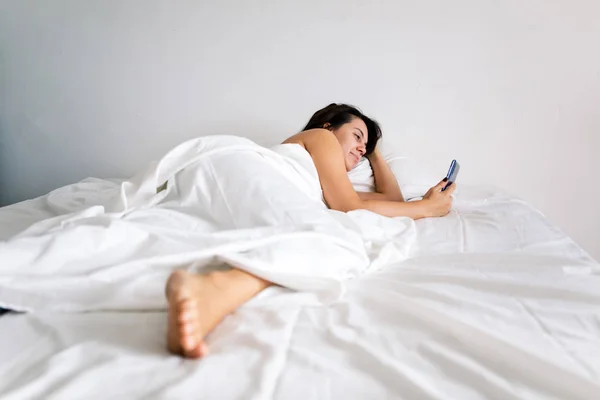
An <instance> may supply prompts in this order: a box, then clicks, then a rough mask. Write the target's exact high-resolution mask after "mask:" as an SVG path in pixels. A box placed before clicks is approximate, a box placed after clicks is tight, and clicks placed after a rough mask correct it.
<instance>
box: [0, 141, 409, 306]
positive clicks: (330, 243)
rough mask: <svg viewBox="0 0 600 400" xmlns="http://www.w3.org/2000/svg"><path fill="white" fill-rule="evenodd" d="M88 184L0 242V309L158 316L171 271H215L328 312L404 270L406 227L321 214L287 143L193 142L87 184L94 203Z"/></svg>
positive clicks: (310, 169) (300, 161) (299, 153)
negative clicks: (247, 277) (350, 285)
mask: <svg viewBox="0 0 600 400" xmlns="http://www.w3.org/2000/svg"><path fill="white" fill-rule="evenodd" d="M165 182H166V189H164V190H157V188H162V187H163V186H164V184H165ZM95 183H96V182H95V181H86V182H84V183H83V184H82V186H78V185H74V186H69V187H66V188H63V189H61V190H57V191H55V192H53V193H51V194H50V195H48V196H46V197H45V198H44V199H42V200H37V202H41V203H42V204H43V205H44V208H45V209H47V210H49V212H53V213H55V214H56V215H55V216H54V217H50V218H48V215H43V214H42V213H40V212H38V211H37V210H34V211H33V212H32V213H31V214H32V215H34V216H37V215H43V217H44V218H45V219H42V220H39V221H37V222H36V223H35V224H33V225H32V226H30V227H28V228H27V229H25V230H24V231H21V232H19V233H17V234H16V235H14V236H12V237H10V238H8V240H6V241H4V242H0V306H3V307H5V308H10V309H13V310H27V311H40V310H52V311H90V310H132V309H137V310H139V309H143V310H150V309H164V308H165V306H166V304H165V299H164V295H163V291H164V290H163V289H164V283H165V281H166V278H167V277H168V275H169V273H170V272H171V271H172V270H173V269H174V268H176V267H182V266H183V267H189V265H190V264H192V263H193V264H194V265H193V267H190V268H193V269H195V270H200V269H203V268H209V267H212V266H215V265H218V264H219V263H221V264H222V263H224V262H226V263H228V264H230V265H234V266H236V267H237V268H240V269H243V270H246V271H248V272H251V273H253V274H255V275H257V276H260V277H262V278H265V279H268V280H269V281H271V282H275V283H277V284H279V285H282V286H286V287H289V288H293V289H296V290H303V291H311V292H313V293H315V294H317V295H319V296H320V298H321V300H324V301H331V300H335V299H337V298H339V297H340V296H341V295H342V293H343V291H344V282H345V281H346V280H347V279H349V278H352V277H356V276H358V275H360V274H363V273H365V272H367V271H368V270H373V269H376V268H378V267H380V266H381V265H383V264H386V263H389V262H394V261H399V260H403V259H405V258H406V257H407V256H408V251H409V249H410V247H411V245H412V244H413V242H414V238H415V230H414V222H413V221H412V220H410V219H409V218H395V219H389V218H384V217H381V216H378V215H376V214H373V213H369V212H366V211H364V210H358V211H354V212H351V213H341V212H337V211H332V210H329V209H327V207H326V206H325V204H324V203H323V201H322V196H321V189H320V184H319V179H318V175H317V171H316V169H315V167H314V164H313V163H312V159H311V158H310V156H309V154H308V153H307V152H306V150H304V149H303V148H302V147H301V146H299V145H296V144H288V145H280V146H277V147H275V148H274V149H272V150H270V149H266V148H264V147H261V146H258V145H256V144H254V143H252V142H251V141H249V140H247V139H244V138H239V137H234V136H209V137H203V138H197V139H193V140H190V141H188V142H186V143H183V144H181V145H179V146H177V147H176V148H174V149H173V150H172V151H170V152H169V153H168V154H166V155H165V156H164V157H163V158H162V159H161V160H160V161H159V162H158V163H156V164H154V165H152V166H151V167H150V168H148V169H147V170H145V171H144V172H142V173H141V174H139V175H137V176H136V177H134V178H132V179H131V180H129V181H125V182H123V183H120V184H113V185H112V186H111V185H110V184H109V183H107V182H97V186H100V189H102V190H101V195H100V196H98V195H95V194H94V193H95V192H97V191H98V190H97V189H96V187H95V186H96V185H95ZM34 203H35V202H34ZM30 206H31V204H27V203H26V204H24V205H20V206H19V205H18V206H15V207H9V208H7V209H3V210H2V212H1V213H0V215H5V217H4V219H5V220H6V221H7V222H5V223H6V225H7V226H9V227H12V229H13V231H15V230H19V229H20V228H23V227H22V226H20V227H19V226H15V225H16V224H17V223H15V221H18V219H17V218H15V216H18V214H19V213H18V212H17V211H20V210H23V212H25V213H27V211H28V210H29V208H30ZM0 219H1V218H0Z"/></svg>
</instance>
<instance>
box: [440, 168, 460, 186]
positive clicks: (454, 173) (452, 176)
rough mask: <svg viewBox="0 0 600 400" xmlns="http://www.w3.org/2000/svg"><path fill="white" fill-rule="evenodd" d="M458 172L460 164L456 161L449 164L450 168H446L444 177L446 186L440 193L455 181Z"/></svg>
mask: <svg viewBox="0 0 600 400" xmlns="http://www.w3.org/2000/svg"><path fill="white" fill-rule="evenodd" d="M458 171H460V164H459V163H458V162H457V161H456V160H452V162H451V163H450V168H448V174H447V175H446V178H447V179H448V182H446V186H444V188H443V189H442V192H443V191H444V190H446V189H448V186H450V184H451V183H453V182H455V181H456V177H457V176H458Z"/></svg>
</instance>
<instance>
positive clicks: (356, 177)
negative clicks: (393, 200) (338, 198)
mask: <svg viewBox="0 0 600 400" xmlns="http://www.w3.org/2000/svg"><path fill="white" fill-rule="evenodd" d="M385 161H386V162H387V163H388V165H389V166H390V168H391V170H392V172H393V173H394V176H395V177H396V179H397V180H398V185H399V186H400V190H401V191H402V194H403V195H404V198H405V199H406V200H410V199H412V198H416V197H421V196H423V195H424V194H425V193H426V192H427V190H429V188H430V187H432V186H434V185H436V184H437V183H438V182H439V179H436V178H435V177H434V176H433V175H432V174H430V173H429V172H428V171H427V170H426V169H425V168H423V167H422V166H421V165H420V164H419V163H418V162H417V161H416V160H414V159H412V158H409V157H401V156H394V155H387V156H385ZM348 178H350V182H352V185H353V186H354V189H355V190H356V191H357V192H374V191H375V182H374V179H373V170H372V169H371V164H370V163H369V160H368V159H367V158H362V159H361V160H360V162H359V163H358V164H357V165H356V167H354V168H353V169H352V170H351V171H350V172H348Z"/></svg>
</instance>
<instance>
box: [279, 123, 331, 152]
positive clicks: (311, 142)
mask: <svg viewBox="0 0 600 400" xmlns="http://www.w3.org/2000/svg"><path fill="white" fill-rule="evenodd" d="M283 143H297V144H299V145H301V146H302V147H304V148H305V149H306V150H307V151H308V152H309V153H310V152H311V148H315V146H317V147H321V146H327V145H328V144H329V145H330V146H339V142H338V141H337V139H336V138H335V136H333V135H332V134H331V132H330V131H328V130H327V129H321V128H317V129H309V130H307V131H303V132H300V133H297V134H295V135H294V136H291V137H289V138H287V139H286V140H285V141H284V142H283Z"/></svg>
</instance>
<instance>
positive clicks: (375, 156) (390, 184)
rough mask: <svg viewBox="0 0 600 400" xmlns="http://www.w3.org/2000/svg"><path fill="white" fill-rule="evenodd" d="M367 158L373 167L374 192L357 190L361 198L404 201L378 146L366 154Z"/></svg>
mask: <svg viewBox="0 0 600 400" xmlns="http://www.w3.org/2000/svg"><path fill="white" fill-rule="evenodd" d="M367 158H368V159H369V162H370V163H371V168H372V169H373V176H374V178H375V193H369V192H358V196H359V197H360V198H361V200H388V201H404V197H403V196H402V192H401V191H400V186H398V181H397V180H396V177H395V176H394V173H393V172H392V169H391V168H390V166H389V165H388V163H387V162H385V159H384V158H383V156H382V155H381V153H380V152H379V148H377V147H376V148H375V151H374V152H373V153H372V154H370V155H368V156H367Z"/></svg>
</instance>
